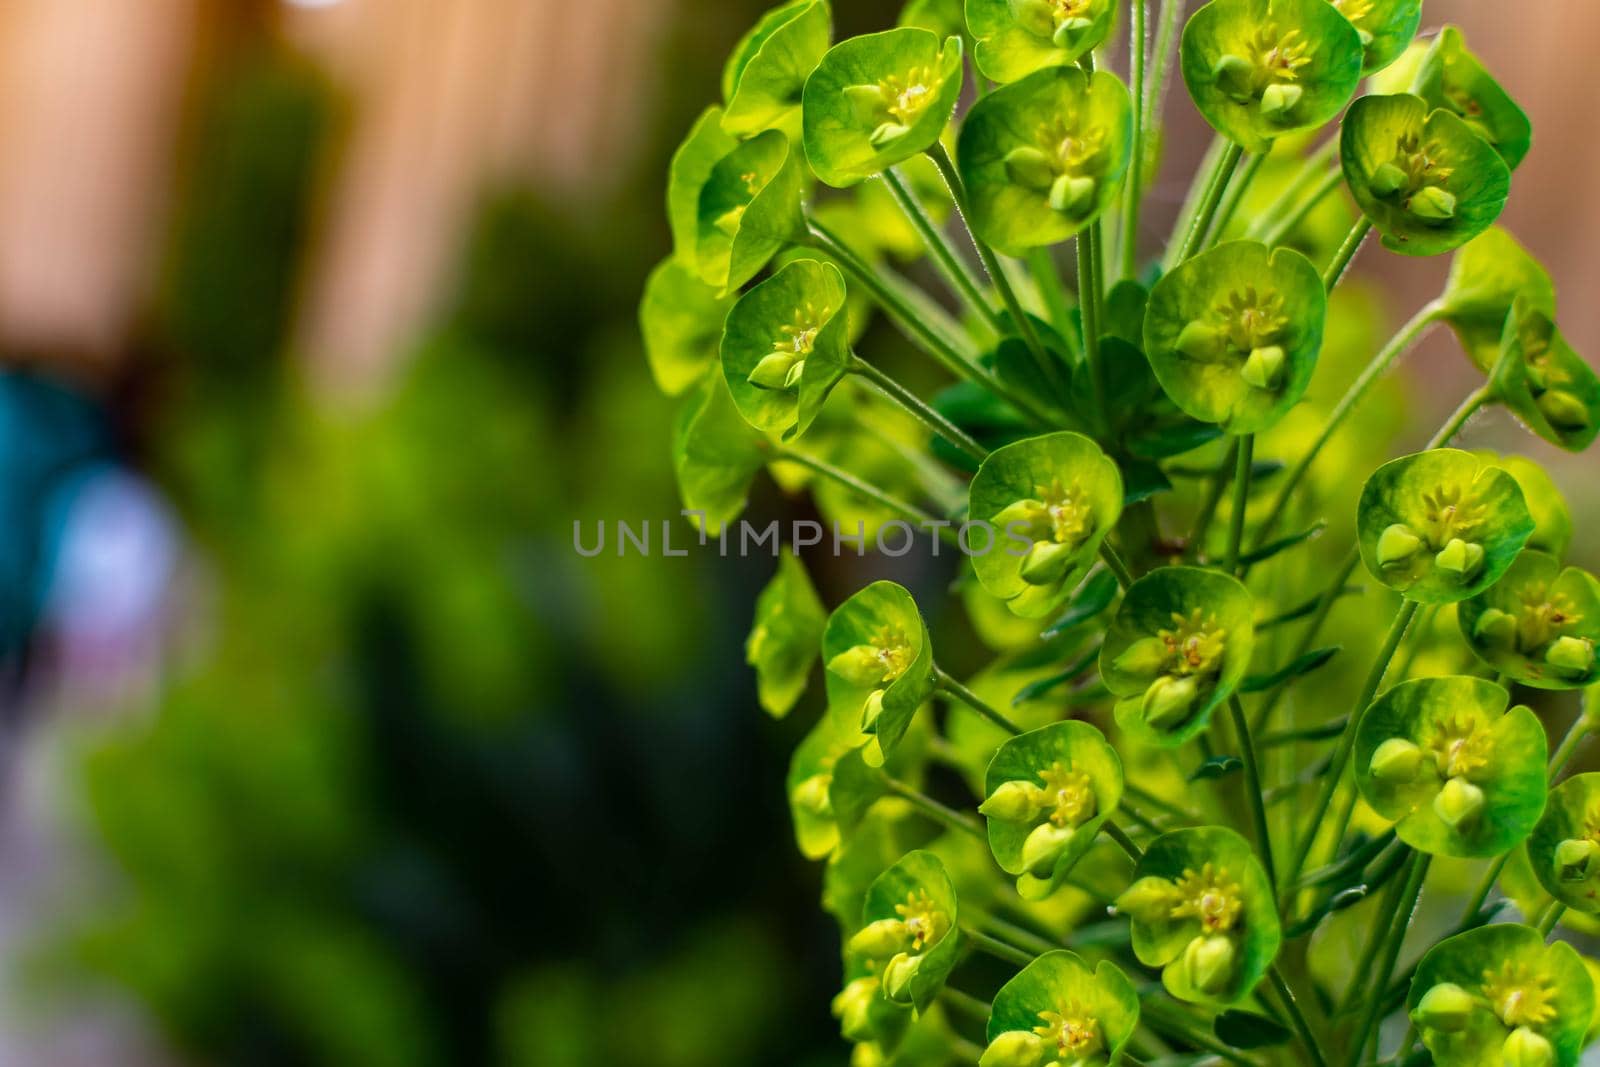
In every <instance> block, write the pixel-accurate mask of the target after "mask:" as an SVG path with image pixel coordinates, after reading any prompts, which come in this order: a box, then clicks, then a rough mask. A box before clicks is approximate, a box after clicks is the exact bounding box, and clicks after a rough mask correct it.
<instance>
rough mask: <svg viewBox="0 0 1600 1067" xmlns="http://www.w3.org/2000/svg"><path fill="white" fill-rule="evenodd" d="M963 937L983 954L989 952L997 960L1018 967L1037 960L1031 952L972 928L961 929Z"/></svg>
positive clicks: (964, 927)
mask: <svg viewBox="0 0 1600 1067" xmlns="http://www.w3.org/2000/svg"><path fill="white" fill-rule="evenodd" d="M961 936H962V937H964V938H966V939H967V940H968V941H971V942H972V944H973V946H974V947H976V948H978V949H980V950H981V951H983V952H987V953H988V954H989V955H991V956H993V957H994V958H995V959H998V960H1005V961H1006V962H1007V963H1014V964H1016V965H1017V966H1018V967H1026V966H1027V965H1028V964H1030V963H1032V962H1033V961H1034V959H1035V957H1034V955H1033V954H1032V953H1031V952H1024V951H1022V950H1021V949H1020V948H1017V947H1016V946H1015V945H1008V944H1006V943H1005V942H1004V941H1001V940H999V939H998V938H993V937H990V936H989V935H988V934H984V933H979V932H978V931H977V930H974V929H973V928H972V927H970V926H963V927H962V928H961Z"/></svg>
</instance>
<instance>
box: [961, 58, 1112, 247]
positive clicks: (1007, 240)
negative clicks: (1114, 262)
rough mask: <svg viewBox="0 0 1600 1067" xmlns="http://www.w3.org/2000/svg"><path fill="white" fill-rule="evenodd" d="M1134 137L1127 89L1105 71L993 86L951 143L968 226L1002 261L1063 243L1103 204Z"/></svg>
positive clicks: (1059, 71) (1054, 72)
mask: <svg viewBox="0 0 1600 1067" xmlns="http://www.w3.org/2000/svg"><path fill="white" fill-rule="evenodd" d="M1132 139H1133V104H1132V103H1131V101H1130V100H1129V97H1128V90H1127V88H1126V87H1125V86H1124V85H1123V84H1122V82H1120V81H1118V80H1117V78H1116V76H1115V75H1113V74H1108V73H1106V72H1105V71H1096V72H1094V73H1093V74H1086V73H1084V72H1083V71H1081V70H1079V69H1077V68H1076V67H1050V68H1048V69H1046V70H1041V71H1038V72H1036V73H1034V74H1030V75H1029V76H1028V77H1026V78H1023V79H1022V80H1021V81H1018V82H1014V83H1012V84H1010V85H1007V86H1003V87H1002V88H999V89H996V90H995V91H994V92H992V93H990V94H989V95H987V96H985V97H983V98H982V99H981V100H979V101H978V102H977V103H976V104H974V105H973V106H972V110H971V111H969V112H968V113H967V117H966V120H965V121H964V122H963V123H962V124H961V136H960V139H959V140H958V141H957V144H956V158H957V163H958V166H959V168H960V171H961V179H962V182H963V183H964V184H965V185H966V189H967V199H968V202H969V204H968V206H969V208H970V218H969V220H968V221H969V222H970V223H971V224H972V228H973V230H974V232H976V233H977V235H978V236H979V237H980V238H982V239H983V240H984V241H987V242H988V243H989V244H991V245H993V246H994V247H995V248H997V249H999V250H1000V251H1002V252H1004V253H1006V254H1007V255H1016V256H1020V255H1023V254H1024V253H1026V252H1027V250H1028V249H1030V248H1039V247H1042V246H1045V245H1053V244H1057V243H1059V242H1061V241H1064V240H1066V239H1067V238H1068V237H1071V236H1072V235H1073V234H1075V233H1077V232H1078V231H1079V230H1082V229H1083V228H1084V227H1085V226H1087V225H1088V224H1089V223H1090V222H1092V221H1094V220H1095V219H1096V218H1098V217H1099V216H1100V213H1101V212H1103V211H1104V210H1105V209H1106V208H1107V207H1108V206H1109V205H1110V203H1111V201H1112V199H1113V198H1114V197H1115V196H1116V193H1117V187H1118V186H1119V185H1120V184H1121V183H1122V178H1123V175H1124V174H1125V173H1126V172H1127V169H1128V160H1129V153H1130V151H1131V147H1132Z"/></svg>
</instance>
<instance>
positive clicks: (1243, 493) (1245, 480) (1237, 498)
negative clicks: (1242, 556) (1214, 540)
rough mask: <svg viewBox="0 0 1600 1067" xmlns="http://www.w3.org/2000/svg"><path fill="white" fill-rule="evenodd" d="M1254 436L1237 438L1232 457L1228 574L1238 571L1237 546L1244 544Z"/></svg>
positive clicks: (1248, 507) (1248, 435)
mask: <svg viewBox="0 0 1600 1067" xmlns="http://www.w3.org/2000/svg"><path fill="white" fill-rule="evenodd" d="M1255 450H1256V437H1255V434H1250V433H1247V434H1245V435H1244V436H1243V437H1240V438H1239V445H1238V448H1237V449H1235V451H1234V458H1233V513H1232V514H1231V515H1229V516H1228V554H1227V557H1226V561H1225V566H1226V569H1227V572H1228V573H1229V574H1238V573H1239V548H1240V546H1241V545H1243V544H1244V520H1245V515H1246V513H1247V512H1248V511H1249V510H1250V470H1251V465H1252V464H1253V463H1254V462H1255Z"/></svg>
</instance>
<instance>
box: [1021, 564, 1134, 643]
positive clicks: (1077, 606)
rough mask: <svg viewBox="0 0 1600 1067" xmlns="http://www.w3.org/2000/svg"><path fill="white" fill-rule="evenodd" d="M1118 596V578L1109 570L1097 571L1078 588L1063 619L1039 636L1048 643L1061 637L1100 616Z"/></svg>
mask: <svg viewBox="0 0 1600 1067" xmlns="http://www.w3.org/2000/svg"><path fill="white" fill-rule="evenodd" d="M1116 596H1117V576H1116V575H1114V574H1112V573H1111V572H1110V571H1108V570H1098V571H1095V572H1094V573H1093V574H1091V575H1089V580H1088V581H1086V582H1084V583H1083V585H1082V586H1080V587H1079V588H1078V591H1077V593H1075V594H1074V595H1073V597H1072V602H1071V603H1070V604H1068V605H1067V610H1066V612H1065V613H1064V614H1063V615H1062V616H1061V618H1059V619H1057V620H1056V621H1055V622H1053V623H1051V624H1050V626H1049V627H1048V628H1047V629H1046V630H1045V631H1044V632H1043V633H1041V634H1040V635H1039V636H1040V637H1042V638H1044V639H1045V640H1046V641H1049V640H1051V639H1052V638H1056V637H1060V636H1061V635H1062V634H1064V633H1066V632H1067V631H1068V630H1070V629H1072V628H1073V627H1074V626H1076V625H1078V624H1079V623H1080V622H1083V621H1085V620H1086V619H1092V618H1094V617H1095V616H1096V615H1098V614H1100V613H1101V612H1102V611H1104V610H1105V609H1106V608H1107V607H1108V606H1109V605H1110V604H1111V602H1112V601H1113V600H1115V599H1116Z"/></svg>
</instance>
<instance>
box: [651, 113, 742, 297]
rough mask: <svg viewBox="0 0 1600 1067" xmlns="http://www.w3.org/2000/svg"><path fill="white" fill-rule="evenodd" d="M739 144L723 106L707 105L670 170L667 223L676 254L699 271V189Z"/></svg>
mask: <svg viewBox="0 0 1600 1067" xmlns="http://www.w3.org/2000/svg"><path fill="white" fill-rule="evenodd" d="M738 146H739V139H738V138H737V137H734V136H733V135H732V134H730V133H728V132H726V131H724V130H723V128H722V109H721V108H720V107H708V108H706V109H705V110H704V111H702V112H701V113H700V117H699V118H697V119H695V123H694V125H693V126H692V127H691V128H690V129H689V134H688V136H687V137H685V138H684V139H683V143H682V144H680V145H679V146H678V148H677V151H675V152H673V154H672V163H671V165H670V166H669V167H668V170H667V223H668V225H670V226H671V228H672V249H673V255H674V256H675V257H677V259H678V260H679V261H680V262H682V263H683V264H684V265H685V266H687V267H689V268H690V269H692V270H693V271H694V272H695V274H696V275H698V274H699V273H700V256H699V251H698V249H699V244H700V192H701V190H703V189H704V188H705V186H706V181H707V180H708V179H709V178H710V177H711V168H712V167H715V166H716V165H717V160H719V159H721V158H722V157H723V156H725V155H727V154H728V153H729V152H732V151H733V150H734V149H735V148H737V147H738Z"/></svg>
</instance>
